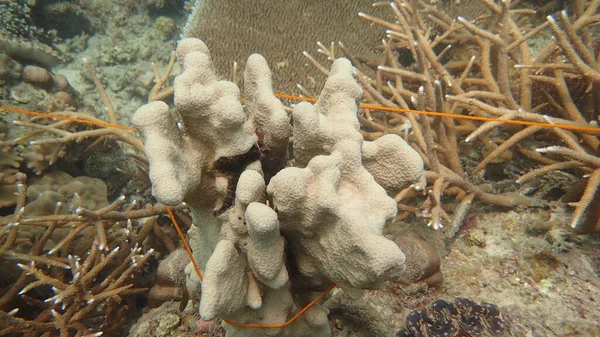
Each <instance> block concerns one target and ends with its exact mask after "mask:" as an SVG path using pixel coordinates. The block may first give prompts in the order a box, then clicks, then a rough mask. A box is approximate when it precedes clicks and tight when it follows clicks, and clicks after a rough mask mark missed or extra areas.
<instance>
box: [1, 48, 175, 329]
mask: <svg viewBox="0 0 600 337" xmlns="http://www.w3.org/2000/svg"><path fill="white" fill-rule="evenodd" d="M172 63H174V59H173V62H172ZM171 68H172V65H171ZM171 68H169V69H171ZM169 71H170V70H168V71H167V74H164V75H160V74H158V72H155V75H156V78H155V80H156V83H157V84H156V87H155V89H154V90H153V95H154V96H156V97H161V95H164V94H165V90H166V92H167V93H168V91H169V89H168V88H166V89H164V88H163V86H164V84H165V82H166V79H167V78H168V75H169V74H168V72H169ZM96 84H97V86H101V84H100V82H99V81H98V83H96ZM103 96H104V98H105V103H108V104H110V101H108V98H107V97H106V95H103ZM154 96H152V95H151V97H154ZM150 99H151V98H150ZM17 110H18V109H17ZM109 110H112V109H109ZM21 111H22V110H18V112H21ZM27 113H28V114H34V115H37V116H34V117H33V118H31V119H30V120H29V121H22V120H21V121H15V122H14V124H15V125H18V126H21V127H30V128H33V129H35V131H32V132H29V133H26V134H24V135H22V136H20V137H19V138H16V139H14V140H13V141H10V142H9V141H4V140H3V141H2V143H1V145H2V151H3V156H2V159H3V161H2V172H1V173H2V174H1V176H2V177H1V179H0V189H1V191H2V193H3V194H2V196H3V197H4V196H5V195H6V196H8V197H9V198H8V201H7V204H5V205H4V206H11V205H14V204H16V205H15V213H14V214H13V215H10V216H6V217H3V218H0V264H2V268H3V270H6V271H10V273H7V275H9V276H10V275H16V276H15V277H16V279H14V280H11V281H10V285H9V286H8V287H7V288H3V289H2V291H1V292H0V316H1V317H0V335H10V336H49V335H57V336H61V337H62V336H99V335H110V334H117V333H122V331H120V329H122V328H123V327H124V326H125V325H126V324H128V323H129V321H130V319H131V315H132V314H133V313H134V312H135V306H136V303H135V300H134V296H136V295H135V294H139V293H147V292H148V289H147V288H146V287H147V285H146V284H143V285H142V287H141V288H140V284H139V283H140V279H143V276H142V275H143V273H140V271H141V270H142V268H147V267H145V266H144V265H145V262H146V261H147V260H148V259H149V258H150V256H151V255H152V248H149V247H153V246H154V247H156V246H155V245H156V243H158V244H159V245H161V246H160V247H163V248H164V247H167V250H169V251H171V250H174V249H176V245H175V244H174V243H173V242H172V240H171V239H170V238H169V237H167V236H166V234H165V233H164V231H163V229H162V228H161V227H160V225H158V223H157V216H159V215H163V214H166V213H167V212H166V207H165V206H163V205H160V204H156V205H147V206H146V207H144V208H140V205H139V203H137V202H135V201H134V202H133V203H132V204H130V205H127V204H126V198H125V197H120V198H118V199H116V200H115V201H114V202H112V203H110V204H108V203H106V186H104V187H103V189H100V190H96V191H92V190H93V189H94V188H96V185H95V184H92V183H91V182H90V181H88V180H92V179H90V178H88V177H79V178H77V179H79V180H81V179H83V180H81V181H80V182H78V183H76V184H79V186H78V187H77V188H81V187H84V188H87V189H88V190H84V191H80V193H77V192H76V193H75V194H74V195H72V196H70V197H69V198H68V200H67V201H68V202H65V201H64V200H63V196H61V195H60V193H56V192H60V190H61V189H64V188H66V186H67V185H66V184H65V185H62V186H60V187H59V186H57V187H56V188H58V190H57V191H52V188H50V190H48V189H49V187H48V186H39V185H38V183H35V182H34V183H33V187H30V189H28V188H27V184H26V180H27V177H26V175H25V174H24V173H21V172H19V166H20V164H21V161H23V162H25V163H27V165H28V167H29V168H32V169H35V170H36V171H37V172H36V173H38V174H39V173H42V171H44V170H45V169H46V168H47V167H48V166H50V165H52V164H54V161H56V159H58V157H60V156H61V155H60V153H61V152H63V151H64V146H66V145H68V144H69V142H73V141H75V142H79V141H82V140H84V139H88V138H92V139H93V138H96V139H95V141H92V142H90V145H89V148H91V147H94V146H98V145H101V144H102V143H104V142H105V141H106V140H111V139H114V140H118V141H121V142H124V143H127V144H129V145H131V148H132V153H131V156H132V158H133V159H134V160H135V161H136V163H137V164H138V166H139V168H140V171H141V172H143V173H142V175H139V174H133V175H132V177H133V178H136V179H137V178H140V176H143V177H142V178H141V180H142V181H146V180H147V177H146V173H145V172H147V171H148V169H147V163H146V161H145V159H144V158H143V157H141V156H137V155H136V152H135V150H136V146H139V148H141V141H140V140H139V139H138V138H137V137H135V136H133V135H131V134H130V133H128V132H127V131H126V129H127V128H125V130H124V129H119V128H115V127H118V125H111V124H109V123H106V122H105V121H102V120H100V119H97V118H95V117H93V116H91V115H89V114H87V113H83V112H77V111H63V112H56V113H55V114H40V113H31V112H27ZM115 115H116V114H115V112H114V111H109V119H110V120H111V121H112V122H115V121H116V119H115V118H113V117H114V116H115ZM111 116H112V117H111ZM54 117H57V118H54ZM56 119H59V120H58V121H56ZM90 123H91V124H93V125H97V126H100V128H96V129H91V128H90V127H85V126H84V127H82V126H81V125H82V124H90ZM129 129H131V128H129ZM53 135H58V137H56V136H54V137H53ZM15 144H19V145H20V146H19V148H20V150H19V152H22V153H21V155H18V152H17V150H16V148H17V147H16V146H14V145H15ZM23 145H26V146H24V147H22V146H23ZM139 148H138V149H139ZM44 149H49V150H48V151H46V150H44ZM46 152H47V153H48V155H44V153H46ZM5 154H6V155H5ZM23 166H24V165H23ZM57 173H58V174H63V175H66V173H63V172H60V171H59V172H57ZM51 175H52V174H46V175H44V176H43V178H42V179H40V180H43V179H45V178H47V177H50V176H51ZM77 179H75V180H77ZM86 179H87V180H86ZM33 180H34V179H32V181H33ZM75 180H74V181H75ZM93 180H94V181H96V182H100V181H99V180H98V179H93ZM100 183H101V182H100ZM101 184H102V185H104V184H103V183H101ZM34 189H35V190H36V191H37V192H32V193H29V192H31V191H32V190H34ZM67 189H68V188H67ZM26 190H27V192H28V193H27V194H26V193H25V191H26ZM5 192H6V193H5ZM15 192H17V193H16V194H15ZM39 192H41V193H39ZM62 193H63V194H64V191H63V192H62ZM88 193H91V194H92V195H94V196H95V197H97V198H100V199H101V198H102V195H104V199H105V200H104V203H101V204H98V205H96V206H91V207H93V208H91V209H90V208H88V207H87V206H85V205H87V204H86V203H83V204H82V203H81V201H82V200H81V199H82V198H85V195H86V194H88ZM11 194H12V195H14V196H11ZM38 194H39V195H40V197H34V195H38ZM28 196H29V197H28ZM28 198H33V199H35V198H38V199H39V200H35V201H33V200H31V199H28ZM42 199H44V200H42ZM57 200H58V202H56V201H57ZM38 201H39V202H38ZM78 205H79V206H78ZM89 205H94V204H93V203H90V204H89ZM48 207H50V208H51V209H50V210H49V211H48V210H47V209H48ZM182 208H183V207H175V208H173V210H174V211H179V210H181V209H182ZM142 247H143V248H142ZM142 249H143V250H142ZM17 265H18V266H19V267H20V268H21V269H22V270H21V269H18V268H16V266H17Z"/></svg>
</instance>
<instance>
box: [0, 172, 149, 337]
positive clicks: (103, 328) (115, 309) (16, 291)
mask: <svg viewBox="0 0 600 337" xmlns="http://www.w3.org/2000/svg"><path fill="white" fill-rule="evenodd" d="M25 189H26V186H25V183H24V182H22V183H20V185H19V191H20V192H19V200H20V201H19V204H18V208H17V210H16V211H15V214H14V215H13V216H9V217H5V218H2V219H0V257H1V260H0V261H1V263H2V266H3V267H2V268H3V269H5V270H6V271H10V273H8V275H11V274H13V275H16V279H15V280H13V282H11V284H10V286H9V287H8V288H5V289H3V291H2V292H1V293H0V335H11V336H14V335H23V336H40V335H48V334H51V335H60V336H61V337H63V336H84V335H99V333H106V334H109V333H111V332H116V331H118V330H119V329H120V328H121V327H122V326H123V325H124V324H126V317H127V316H128V315H130V314H131V311H130V309H133V308H134V306H135V303H134V302H132V301H131V298H130V295H132V294H135V293H140V292H145V291H147V289H145V288H137V287H135V285H134V284H135V280H136V279H138V278H137V277H135V275H136V274H135V273H136V272H138V271H139V270H140V268H142V267H143V265H144V264H145V262H146V261H147V260H148V258H149V257H150V256H151V254H152V251H153V250H152V249H149V250H147V251H146V252H145V253H144V252H142V249H141V247H142V242H143V241H144V239H146V238H147V237H148V235H149V234H151V233H152V228H153V226H154V224H155V219H154V218H148V219H147V220H146V221H145V222H144V224H143V225H142V226H141V227H140V228H133V227H132V224H133V223H132V222H131V220H130V219H131V218H132V217H131V215H133V214H131V212H132V211H133V212H135V211H134V210H133V209H132V208H133V207H134V206H135V205H130V206H128V207H127V208H130V210H127V209H126V210H125V211H123V212H119V209H120V208H121V207H123V206H125V205H124V203H125V198H119V199H118V200H116V201H115V202H113V203H112V204H110V205H106V206H104V207H101V208H100V209H98V210H96V211H91V210H87V209H83V208H79V209H77V210H76V211H75V214H61V213H62V211H61V209H63V208H64V207H65V205H63V203H61V202H58V203H56V204H55V211H54V215H50V216H44V215H42V216H34V215H31V214H30V215H25V214H26V213H28V212H27V210H28V208H27V205H25V202H26V195H25ZM23 205H25V206H24V207H22V206H23ZM142 211H143V212H139V213H141V214H139V215H141V216H144V217H147V216H149V215H151V214H152V213H153V212H152V210H151V209H145V210H142ZM128 212H129V213H130V214H128V216H125V215H124V214H126V213H128ZM111 213H113V214H114V213H117V214H120V216H121V218H122V220H121V221H116V220H105V219H102V217H105V215H109V214H111ZM113 216H114V215H113ZM62 229H69V230H68V231H67V232H64V230H62ZM61 230H62V231H61ZM38 232H39V233H40V234H39V236H38V234H35V233H38ZM59 232H62V234H61V233H59ZM53 240H56V242H53ZM15 266H18V267H19V268H21V269H22V271H21V272H20V273H19V272H18V271H17V270H16V269H15V268H14V267H15ZM100 313H101V314H100ZM99 314H100V315H99Z"/></svg>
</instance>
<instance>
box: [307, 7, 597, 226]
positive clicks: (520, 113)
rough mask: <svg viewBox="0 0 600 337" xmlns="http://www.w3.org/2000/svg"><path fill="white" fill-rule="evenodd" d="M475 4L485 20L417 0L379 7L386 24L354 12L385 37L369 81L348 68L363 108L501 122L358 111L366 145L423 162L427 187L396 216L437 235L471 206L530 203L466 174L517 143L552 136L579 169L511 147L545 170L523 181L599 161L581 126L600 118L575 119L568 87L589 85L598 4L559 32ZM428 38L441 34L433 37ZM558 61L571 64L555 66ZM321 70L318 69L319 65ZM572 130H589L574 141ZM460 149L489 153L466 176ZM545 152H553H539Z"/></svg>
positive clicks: (576, 103)
mask: <svg viewBox="0 0 600 337" xmlns="http://www.w3.org/2000/svg"><path fill="white" fill-rule="evenodd" d="M480 2H481V3H482V4H483V5H485V7H487V9H488V14H487V15H485V16H483V17H482V20H467V19H465V18H462V17H459V18H450V17H448V16H447V15H446V14H445V13H443V12H442V11H440V10H439V9H438V8H437V7H434V6H432V5H429V4H427V3H426V2H424V1H416V0H413V1H391V2H389V3H388V2H383V3H378V4H377V5H379V6H389V8H390V11H392V12H393V13H394V16H395V19H394V20H393V21H385V20H382V19H380V18H377V17H373V16H369V15H367V14H362V13H361V14H360V15H361V16H363V17H364V18H365V19H367V20H369V21H371V22H373V23H376V24H378V25H381V26H382V27H384V28H386V29H387V39H385V40H384V41H383V45H382V46H383V50H384V54H383V56H382V58H381V62H380V63H379V65H378V66H377V69H376V72H375V74H372V70H371V69H365V66H364V65H361V63H360V62H359V61H358V60H355V65H356V66H357V67H358V68H359V69H362V70H363V71H362V73H363V74H364V75H362V76H361V75H359V76H358V78H359V80H360V82H361V84H362V85H363V87H364V88H365V100H366V101H367V102H368V103H373V104H377V105H383V106H384V107H391V108H401V109H416V110H422V111H435V112H443V113H451V114H470V115H475V116H482V117H488V118H492V119H497V120H498V121H493V120H492V121H488V122H485V123H483V124H477V123H476V122H472V121H465V120H460V119H459V120H455V119H453V118H450V117H443V116H435V117H426V116H419V115H414V114H411V113H407V114H406V115H404V116H398V115H396V114H392V113H385V114H382V113H377V112H376V108H375V109H374V110H375V111H371V110H370V109H369V108H366V109H365V111H364V116H365V117H364V118H362V119H361V123H362V125H363V126H364V127H365V129H366V131H365V132H363V133H364V135H365V137H367V138H370V139H376V138H378V137H380V136H382V135H385V134H388V133H395V134H399V135H403V136H404V137H406V138H407V140H408V141H409V143H410V144H411V145H412V147H413V148H415V149H416V150H417V151H418V152H419V153H420V154H421V156H422V158H423V160H424V161H425V165H426V168H427V170H426V172H425V174H424V177H425V181H422V183H421V184H416V185H414V186H412V187H411V188H409V189H405V190H403V191H402V192H400V193H399V194H398V195H397V196H396V200H397V201H399V202H400V204H399V207H400V209H401V210H404V213H403V215H401V216H402V217H404V216H407V215H409V214H411V213H416V214H420V215H422V216H424V217H426V218H428V221H429V225H431V226H433V227H434V228H440V226H442V225H443V224H444V223H448V222H450V221H452V225H451V227H452V228H456V226H458V225H459V224H460V223H461V222H462V219H463V217H464V216H465V215H466V213H467V210H468V208H469V205H470V204H471V202H472V200H474V199H478V200H482V201H485V202H489V203H492V204H497V205H503V206H511V205H519V204H520V205H527V204H531V202H532V201H533V200H530V199H528V198H525V197H522V196H518V195H497V194H493V193H490V192H489V191H488V190H487V188H486V187H485V186H476V185H474V184H473V183H471V182H470V179H469V175H471V174H474V173H478V172H480V171H482V170H483V169H484V168H485V167H486V166H487V165H488V164H489V163H491V162H494V161H496V160H498V159H499V158H502V156H505V155H507V150H509V149H510V148H512V147H514V145H516V144H519V143H520V141H522V140H523V139H526V138H528V137H531V136H533V135H535V134H538V133H546V132H550V133H551V134H553V135H554V137H556V138H557V139H558V140H560V141H561V142H563V143H564V144H566V145H567V146H568V147H569V148H570V150H571V151H575V152H578V153H579V154H580V156H579V159H578V160H579V161H578V162H577V163H575V162H573V161H571V162H569V163H557V162H556V161H552V160H550V159H547V158H543V159H541V156H539V155H537V154H536V152H535V151H530V150H524V149H523V148H522V147H518V149H519V150H520V153H522V154H525V155H527V156H529V157H532V158H533V159H538V160H541V161H542V162H543V163H545V164H551V166H550V167H548V168H543V169H540V171H536V173H532V174H530V175H528V176H526V177H525V178H528V177H532V176H535V174H537V173H539V174H541V173H543V172H549V171H551V170H558V169H565V168H569V167H583V166H586V165H587V167H588V168H587V169H585V168H584V169H585V170H589V168H594V167H596V166H594V165H592V166H589V165H590V164H591V162H590V160H591V161H592V162H593V161H595V160H596V159H597V154H596V148H597V146H598V139H597V138H596V137H595V136H594V135H593V134H588V133H587V132H591V131H594V126H595V125H596V124H594V122H592V124H588V122H591V121H592V119H594V118H595V117H592V116H597V114H594V113H592V114H589V113H587V112H584V111H580V109H581V108H580V104H581V101H582V100H581V96H582V93H581V91H580V92H571V91H572V90H576V88H574V89H569V85H568V84H567V83H570V82H569V81H572V80H573V79H585V80H587V81H588V83H589V84H590V85H595V83H594V82H593V81H594V78H595V77H596V74H597V71H596V70H594V69H595V68H594V66H595V64H596V63H595V58H594V57H593V56H591V55H595V53H596V51H592V50H589V48H588V47H584V46H592V45H593V44H592V43H591V42H592V38H591V33H590V32H589V27H590V26H591V25H593V24H595V23H597V22H598V19H599V16H598V14H597V8H598V1H577V2H576V4H575V6H574V8H575V13H573V14H572V15H571V17H570V18H568V17H567V15H566V14H565V13H562V14H560V19H559V21H560V26H559V24H558V23H555V20H554V19H552V17H549V18H548V21H547V23H543V24H541V25H539V26H537V27H530V26H528V25H527V24H525V23H526V22H527V20H525V19H528V17H529V16H531V15H532V14H533V12H532V11H531V10H522V9H518V8H512V7H511V4H510V1H500V2H498V3H497V2H492V1H489V0H481V1H480ZM524 22H525V23H524ZM561 27H562V28H561ZM548 28H551V32H552V34H553V35H554V36H555V39H554V40H555V41H556V43H555V42H553V40H550V39H545V41H544V40H543V39H542V41H543V42H544V46H543V47H542V48H541V49H540V50H539V51H536V50H533V47H532V46H531V45H530V44H529V42H530V40H532V39H533V38H538V39H541V38H540V35H541V34H542V33H544V30H546V31H547V30H548ZM432 32H440V33H438V34H437V35H433V33H432ZM578 35H579V36H582V37H583V40H581V38H579V37H577V36H578ZM593 48H594V49H595V48H596V47H593ZM333 50H334V49H333V48H323V46H321V49H320V51H321V52H324V53H326V54H327V56H329V57H330V58H335V55H332V51H333ZM406 51H408V53H407V52H406ZM407 54H410V56H409V57H408V58H409V59H410V60H413V61H412V64H410V63H409V64H410V65H409V66H408V67H405V66H403V65H402V64H401V63H400V60H402V59H407ZM563 55H564V58H565V59H566V60H568V61H569V63H570V64H569V63H563V62H560V60H562V57H563ZM318 66H319V65H318ZM319 69H324V68H323V67H322V66H319ZM596 69H597V68H596ZM534 71H535V72H534ZM359 73H360V71H359ZM367 75H368V76H367ZM580 87H581V86H580ZM583 87H584V88H585V87H586V86H585V85H583ZM507 119H510V120H517V121H526V122H533V123H542V124H546V126H549V125H550V126H551V125H559V126H562V127H564V129H563V128H549V127H546V128H544V127H542V126H539V125H538V126H536V125H532V126H526V127H523V128H518V127H517V128H515V127H514V126H511V125H509V124H507V123H502V122H501V120H507ZM505 126H509V128H508V130H511V131H513V132H514V134H513V135H512V136H510V137H508V138H503V136H499V135H498V132H494V130H495V129H496V130H497V129H499V128H503V127H505ZM569 127H570V128H572V129H577V128H579V129H581V128H583V129H586V130H590V131H583V132H580V133H574V131H571V129H568V128H569ZM409 131H410V132H409ZM578 139H580V140H581V141H582V142H579V141H578ZM465 141H466V142H467V143H468V142H474V141H476V142H477V143H479V142H481V143H482V144H483V145H484V149H485V148H489V150H486V151H487V152H488V153H487V154H486V155H485V156H484V158H483V159H482V160H481V162H480V163H479V164H478V165H477V166H476V167H475V169H474V171H473V172H465V168H464V167H463V165H462V163H461V161H460V160H459V159H460V152H461V150H462V149H463V148H464V147H465V146H464V142H465ZM550 151H552V149H549V150H541V151H540V152H550ZM583 157H585V158H588V159H587V160H586V159H583ZM522 180H523V179H520V180H519V182H520V181H522ZM592 183H593V180H592ZM593 189H594V187H593V186H592V188H590V189H587V190H586V192H587V193H585V194H584V196H585V198H583V199H582V200H581V202H579V203H577V204H576V205H577V207H576V210H575V214H576V215H575V217H574V220H573V223H572V225H573V226H574V227H576V226H577V225H576V223H577V222H578V221H580V220H578V219H579V215H580V214H581V213H582V212H583V210H585V209H586V208H587V207H588V206H587V205H589V202H590V200H591V199H590V198H589V196H590V195H592V196H593V195H594V194H593V193H592V192H591V190H593ZM420 191H425V192H426V194H427V197H426V199H425V201H424V202H421V203H420V205H415V206H413V205H411V204H410V203H409V200H412V199H414V198H415V197H418V196H419V195H420V194H421V193H422V192H420ZM451 195H455V196H456V200H458V201H460V203H459V204H458V205H457V206H453V204H452V203H451V202H449V201H448V196H451ZM455 207H456V208H455ZM453 208H455V210H454V213H455V215H454V218H453V219H452V220H451V219H450V217H449V215H448V214H447V212H448V211H450V210H451V209H453Z"/></svg>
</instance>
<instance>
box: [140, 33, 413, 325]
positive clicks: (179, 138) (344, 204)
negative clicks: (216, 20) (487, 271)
mask: <svg viewBox="0 0 600 337" xmlns="http://www.w3.org/2000/svg"><path fill="white" fill-rule="evenodd" d="M177 57H178V59H179V61H180V62H181V63H182V64H183V72H182V74H181V75H179V76H178V77H177V78H176V80H175V85H174V89H175V106H176V109H177V114H173V113H171V112H170V111H169V107H168V106H167V105H166V104H165V103H163V102H152V103H149V104H147V105H145V106H143V107H141V108H140V109H138V111H137V112H136V113H135V115H134V118H133V122H134V124H135V125H136V127H137V128H138V129H139V130H140V131H141V133H142V135H143V139H144V148H145V152H146V155H147V157H148V161H149V164H150V178H151V180H152V184H153V187H152V189H153V194H154V196H155V197H156V198H157V199H158V200H159V201H160V202H163V203H165V204H168V205H177V204H179V203H181V202H183V201H185V203H187V204H188V205H189V206H190V207H191V209H192V214H193V219H194V224H193V226H192V228H191V230H190V231H189V235H190V241H191V246H192V248H193V252H194V256H195V259H196V260H197V262H198V265H199V266H200V269H202V271H203V273H204V277H203V279H200V278H199V275H197V274H196V272H195V271H193V270H192V268H191V266H188V269H187V271H188V272H189V273H190V278H189V280H188V287H190V288H191V292H192V294H194V293H196V294H197V293H199V291H198V287H199V286H200V284H201V287H202V291H201V302H200V314H201V316H202V318H204V319H207V320H208V319H215V318H227V319H230V320H225V323H224V327H225V329H226V331H227V334H228V336H264V335H272V336H327V335H329V334H330V328H329V324H328V321H327V311H326V310H325V309H324V308H323V307H320V306H319V305H315V306H313V307H311V308H310V309H309V310H308V311H307V312H306V313H305V314H304V315H303V316H302V317H300V318H299V319H297V320H295V321H294V322H293V323H291V324H290V325H288V326H285V327H280V328H277V329H267V330H261V329H246V328H240V327H237V325H238V324H239V323H255V324H277V323H284V322H285V321H286V320H287V319H289V318H290V317H292V316H293V314H294V313H295V312H296V311H297V310H298V308H301V307H303V306H304V305H306V304H307V303H309V302H310V301H311V300H312V299H313V298H314V293H315V292H316V291H323V290H325V289H326V288H328V287H330V286H331V285H332V284H337V285H339V286H341V287H348V288H373V287H377V286H379V285H380V284H381V283H382V282H383V281H384V280H386V279H387V278H389V277H391V276H393V275H397V274H398V273H399V272H400V271H401V270H402V269H403V267H404V255H403V254H402V252H401V251H400V249H399V248H398V246H397V245H396V244H394V243H393V242H392V241H390V240H388V239H386V238H385V237H383V236H382V230H383V227H384V226H385V224H386V223H387V221H388V220H390V219H391V218H393V217H394V216H395V215H396V212H397V210H396V203H395V201H394V200H393V199H392V198H390V197H389V196H388V195H387V194H386V189H388V190H390V191H397V190H399V189H400V188H403V187H405V185H407V184H409V183H410V182H412V181H415V180H416V179H417V178H418V177H419V176H420V174H421V170H422V165H423V163H422V161H421V159H420V157H419V156H418V154H417V153H415V152H414V151H413V150H412V149H410V147H409V146H407V145H406V144H405V142H404V141H403V140H402V139H401V138H400V137H399V136H396V135H390V136H388V137H386V138H382V139H381V140H378V141H374V142H366V141H363V139H362V136H361V134H360V132H359V123H358V119H357V112H358V105H357V102H358V101H359V100H360V98H361V97H362V90H361V89H360V86H359V85H358V84H357V83H356V81H355V80H354V79H353V76H352V66H351V64H350V62H349V61H348V60H345V59H339V60H336V61H335V62H334V64H333V66H332V69H331V72H330V74H329V78H328V80H327V82H326V84H325V87H324V89H323V91H322V93H321V96H320V98H319V100H318V101H317V103H316V104H314V105H313V104H310V103H300V104H298V105H296V106H295V107H294V109H293V112H292V117H293V128H292V127H291V126H290V124H289V123H290V121H289V119H288V117H287V114H286V112H285V110H284V109H283V105H282V104H281V103H280V102H279V100H278V99H277V98H275V97H274V96H273V90H272V87H271V73H270V70H269V68H268V66H267V63H266V61H265V60H264V58H262V57H261V56H260V55H256V54H255V55H252V56H251V57H250V58H249V59H248V62H247V65H246V71H245V76H244V77H245V78H244V83H245V84H246V87H245V90H244V96H245V107H246V109H244V106H242V104H241V103H240V92H239V89H238V88H237V87H236V86H235V85H234V84H233V83H231V82H226V81H218V80H217V76H216V74H215V70H214V67H213V65H212V61H211V58H210V53H209V51H208V48H207V47H206V45H205V44H204V43H203V42H202V41H200V40H198V39H184V40H181V41H180V42H179V45H178V47H177ZM176 116H181V117H180V118H181V121H182V126H181V128H178V126H177V125H178V118H177V117H176ZM290 136H293V139H294V145H293V146H294V159H295V164H296V165H297V166H296V167H287V168H283V165H284V163H285V158H286V157H285V156H286V151H285V150H284V149H285V148H286V147H287V144H288V138H289V137H290ZM381 153H385V154H387V158H385V160H379V161H377V162H375V161H374V160H373V159H374V158H375V155H377V154H381ZM378 158H380V157H378ZM363 161H364V162H365V165H364V166H363ZM263 163H264V164H263ZM274 163H276V164H274ZM367 163H369V164H367ZM397 166H400V167H402V168H404V170H398V169H397ZM370 167H371V168H373V169H372V171H369V168H370ZM267 170H273V171H267ZM384 172H385V174H386V175H387V176H385V175H383V174H382V173H384ZM389 172H397V173H396V174H395V176H394V177H392V178H390V177H389ZM265 177H272V178H270V180H268V181H266V179H265ZM267 179H268V178H267ZM379 181H381V184H383V185H380V184H379V183H378V182H379ZM391 181H394V184H391V183H390V182H391ZM382 186H385V188H386V189H384V188H383V187H382ZM233 321H235V322H233Z"/></svg>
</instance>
